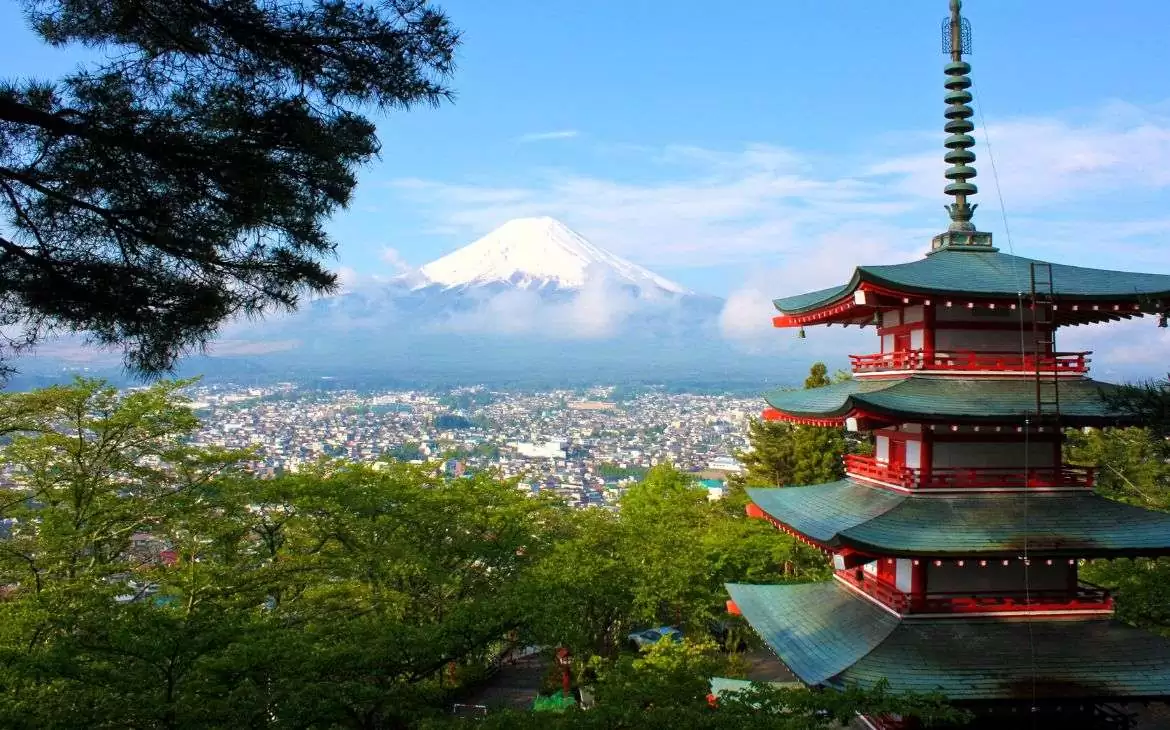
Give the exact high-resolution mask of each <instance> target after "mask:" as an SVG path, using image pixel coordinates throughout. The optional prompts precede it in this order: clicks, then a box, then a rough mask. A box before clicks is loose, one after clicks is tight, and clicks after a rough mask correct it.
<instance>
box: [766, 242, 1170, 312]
mask: <svg viewBox="0 0 1170 730" xmlns="http://www.w3.org/2000/svg"><path fill="white" fill-rule="evenodd" d="M1032 263H1040V264H1045V265H1046V266H1048V265H1051V266H1052V285H1053V290H1054V293H1055V295H1056V296H1057V298H1058V299H1059V298H1066V299H1077V300H1085V301H1094V300H1095V301H1107V302H1134V303H1136V302H1138V301H1139V300H1145V299H1158V298H1165V299H1170V275H1168V274H1143V273H1135V272H1129V271H1110V270H1108V269H1089V268H1085V267H1082V266H1068V265H1066V264H1048V263H1047V262H1044V261H1038V260H1036V259H1029V258H1024V257H1023V256H1012V255H1011V254H1006V253H1000V252H999V251H995V250H987V251H971V250H954V249H946V250H942V251H935V252H933V253H931V254H928V255H927V256H926V258H923V259H920V260H918V261H911V262H909V263H905V264H887V265H882V266H858V267H857V268H856V269H855V270H854V272H853V278H852V279H850V280H849V283H847V284H843V285H841V286H836V287H832V288H829V289H820V290H818V291H813V292H808V293H806V294H798V295H796V296H791V297H782V298H780V299H776V300H775V301H774V304H775V305H776V308H777V309H779V310H780V311H781V312H784V313H785V314H800V313H802V312H808V311H811V310H814V309H818V308H820V307H823V306H825V305H827V304H829V303H831V302H834V301H837V300H839V299H841V297H843V296H846V295H848V294H851V293H852V292H854V291H855V290H856V289H857V288H858V287H859V286H860V285H861V284H862V282H869V283H871V284H876V285H878V286H882V287H887V288H889V289H894V290H896V291H899V292H906V293H915V294H939V295H953V296H963V295H969V296H972V297H979V298H987V299H1014V298H1016V297H1017V296H1019V294H1021V293H1023V292H1025V291H1027V290H1028V289H1029V287H1030V286H1031V284H1030V282H1031V264H1032Z"/></svg>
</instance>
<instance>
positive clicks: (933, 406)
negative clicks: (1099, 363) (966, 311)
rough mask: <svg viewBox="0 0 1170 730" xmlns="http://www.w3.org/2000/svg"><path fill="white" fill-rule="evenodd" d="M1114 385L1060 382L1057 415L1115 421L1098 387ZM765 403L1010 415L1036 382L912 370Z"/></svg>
mask: <svg viewBox="0 0 1170 730" xmlns="http://www.w3.org/2000/svg"><path fill="white" fill-rule="evenodd" d="M1116 387H1117V386H1115V385H1111V384H1109V383H1102V382H1099V381H1096V380H1090V379H1088V378H1068V379H1065V380H1061V382H1060V415H1061V418H1062V420H1063V421H1064V422H1065V424H1066V425H1069V426H1077V425H1093V424H1101V423H1109V424H1113V423H1115V422H1116V423H1120V422H1121V419H1122V414H1121V413H1118V412H1116V411H1113V410H1111V409H1109V408H1108V407H1107V406H1106V403H1105V400H1104V399H1103V398H1102V394H1103V393H1108V392H1109V391H1111V390H1113V389H1115V388H1116ZM764 400H766V401H767V402H768V405H770V406H772V407H773V408H775V409H776V410H778V411H781V412H782V413H786V414H789V415H793V416H804V417H816V418H831V417H840V416H847V415H849V414H850V413H851V412H853V411H855V410H858V409H860V410H865V411H869V412H873V413H879V414H885V415H891V416H907V417H913V418H916V419H917V420H923V419H929V420H945V419H963V420H980V419H982V420H988V421H994V420H1000V421H1004V420H1009V421H1010V420H1013V419H1023V418H1025V417H1027V416H1029V415H1031V414H1032V413H1033V412H1034V411H1035V408H1036V382H1035V380H1032V379H1029V378H1015V379H1006V378H958V377H931V376H925V375H914V376H910V377H906V378H901V379H896V380H875V379H872V378H852V379H850V380H846V381H844V382H841V383H834V384H833V385H827V386H825V387H823V388H809V389H805V390H778V391H774V392H772V393H768V394H767V395H765V396H764Z"/></svg>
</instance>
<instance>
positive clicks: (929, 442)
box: [918, 427, 934, 489]
mask: <svg viewBox="0 0 1170 730" xmlns="http://www.w3.org/2000/svg"><path fill="white" fill-rule="evenodd" d="M918 460H919V471H918V487H919V488H920V489H921V488H922V485H924V484H929V483H930V479H931V471H932V466H933V464H934V431H931V430H930V429H929V428H926V427H923V429H922V445H921V446H919V447H918Z"/></svg>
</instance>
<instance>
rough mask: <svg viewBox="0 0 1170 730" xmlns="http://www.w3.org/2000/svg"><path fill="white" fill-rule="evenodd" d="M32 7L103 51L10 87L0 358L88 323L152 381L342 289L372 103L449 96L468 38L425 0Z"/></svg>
mask: <svg viewBox="0 0 1170 730" xmlns="http://www.w3.org/2000/svg"><path fill="white" fill-rule="evenodd" d="M21 3H22V5H23V6H24V9H25V13H26V16H27V18H28V22H29V25H30V26H31V27H32V28H33V30H34V31H35V32H36V33H37V34H38V35H39V36H40V37H41V38H42V39H43V40H44V41H45V42H46V43H49V44H52V45H55V46H65V45H78V46H85V47H89V48H95V49H98V50H99V51H100V52H101V53H102V54H103V56H104V59H105V60H103V61H101V62H99V63H97V64H96V65H93V66H91V67H89V68H84V69H81V70H78V71H76V72H74V73H72V74H70V75H67V76H65V77H63V78H60V79H53V80H43V79H36V80H27V81H16V80H9V81H6V82H3V83H0V212H2V213H3V216H4V221H3V224H0V225H2V226H3V227H0V326H3V327H4V328H5V331H6V332H8V334H7V335H6V336H5V339H4V341H3V342H0V346H2V347H0V355H3V354H4V350H9V351H11V350H13V349H19V348H21V347H25V346H29V345H31V344H34V343H35V342H36V341H37V340H38V339H40V338H41V337H43V336H44V335H45V334H46V333H48V332H51V331H54V330H61V331H69V332H84V333H87V334H88V336H89V337H90V338H91V339H92V340H93V341H94V342H96V343H98V344H101V345H109V346H120V347H121V348H122V349H123V351H124V354H125V360H126V363H127V364H128V365H129V366H130V367H132V368H133V369H135V370H137V371H139V372H141V373H147V374H155V373H159V372H162V371H166V370H168V369H169V368H171V367H172V365H173V364H174V363H175V361H176V359H177V358H178V357H179V356H181V355H182V354H183V353H184V352H187V351H189V350H191V349H192V348H197V347H200V346H202V345H204V344H206V342H207V341H208V340H209V338H211V337H212V336H213V335H214V334H215V332H216V330H217V328H218V327H219V326H220V325H221V324H222V323H223V322H224V321H226V320H228V319H229V318H232V317H234V316H237V315H249V316H251V315H257V314H260V313H263V312H265V311H267V310H269V309H271V308H273V307H285V308H292V307H295V306H296V305H297V304H298V303H299V302H300V300H301V298H302V297H303V296H304V295H306V294H319V293H324V292H329V291H331V290H332V289H333V288H334V286H335V281H336V278H335V276H334V275H333V274H332V273H330V272H329V271H327V270H326V269H325V268H324V267H323V266H322V263H321V262H322V260H323V259H325V258H327V257H328V256H329V255H331V254H332V252H333V250H334V247H335V243H334V242H333V241H332V240H331V239H330V237H329V236H328V235H327V234H326V232H325V229H324V223H325V220H326V219H327V218H328V216H329V215H330V214H332V213H333V212H334V211H335V210H336V209H337V208H339V207H343V206H345V205H347V204H348V203H349V201H350V196H351V193H352V191H353V189H354V186H355V184H356V179H355V171H356V169H357V167H358V166H360V165H361V164H363V163H366V162H368V161H369V160H370V159H371V158H372V157H373V156H374V155H376V154H377V153H378V149H379V145H378V140H377V137H376V135H375V127H374V123H373V122H372V121H371V120H370V119H368V118H366V117H364V116H362V114H361V113H359V112H360V111H362V110H367V109H388V108H393V109H401V108H407V107H410V106H413V105H416V104H420V103H421V104H437V103H439V102H441V101H442V100H444V99H448V98H450V96H451V92H450V91H449V89H448V88H447V86H446V85H445V80H446V79H447V78H448V76H449V74H450V73H451V71H452V69H453V59H454V51H455V48H456V46H457V44H458V40H459V36H458V33H457V32H456V31H455V30H454V29H453V28H452V26H451V25H450V23H449V21H448V19H447V17H446V16H445V15H443V13H442V12H440V11H439V10H437V9H435V8H433V7H431V6H430V5H428V4H427V3H426V2H423V0H385V1H383V2H378V3H376V4H375V3H373V2H361V1H358V0H350V1H341V0H308V1H307V2H296V3H285V2H276V1H275V0H249V1H246V2H237V1H235V0H165V1H164V0H92V1H87V2H80V1H74V0H21Z"/></svg>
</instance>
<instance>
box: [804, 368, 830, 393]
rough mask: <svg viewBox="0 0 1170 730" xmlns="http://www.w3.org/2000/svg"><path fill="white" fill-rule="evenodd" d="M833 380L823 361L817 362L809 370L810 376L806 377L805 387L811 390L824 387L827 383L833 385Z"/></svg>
mask: <svg viewBox="0 0 1170 730" xmlns="http://www.w3.org/2000/svg"><path fill="white" fill-rule="evenodd" d="M832 384H833V381H832V380H830V379H829V369H828V368H827V367H825V364H824V363H823V362H815V363H813V365H812V367H811V368H809V370H808V377H807V378H805V379H804V389H805V390H811V389H812V388H823V387H825V386H826V385H832Z"/></svg>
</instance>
